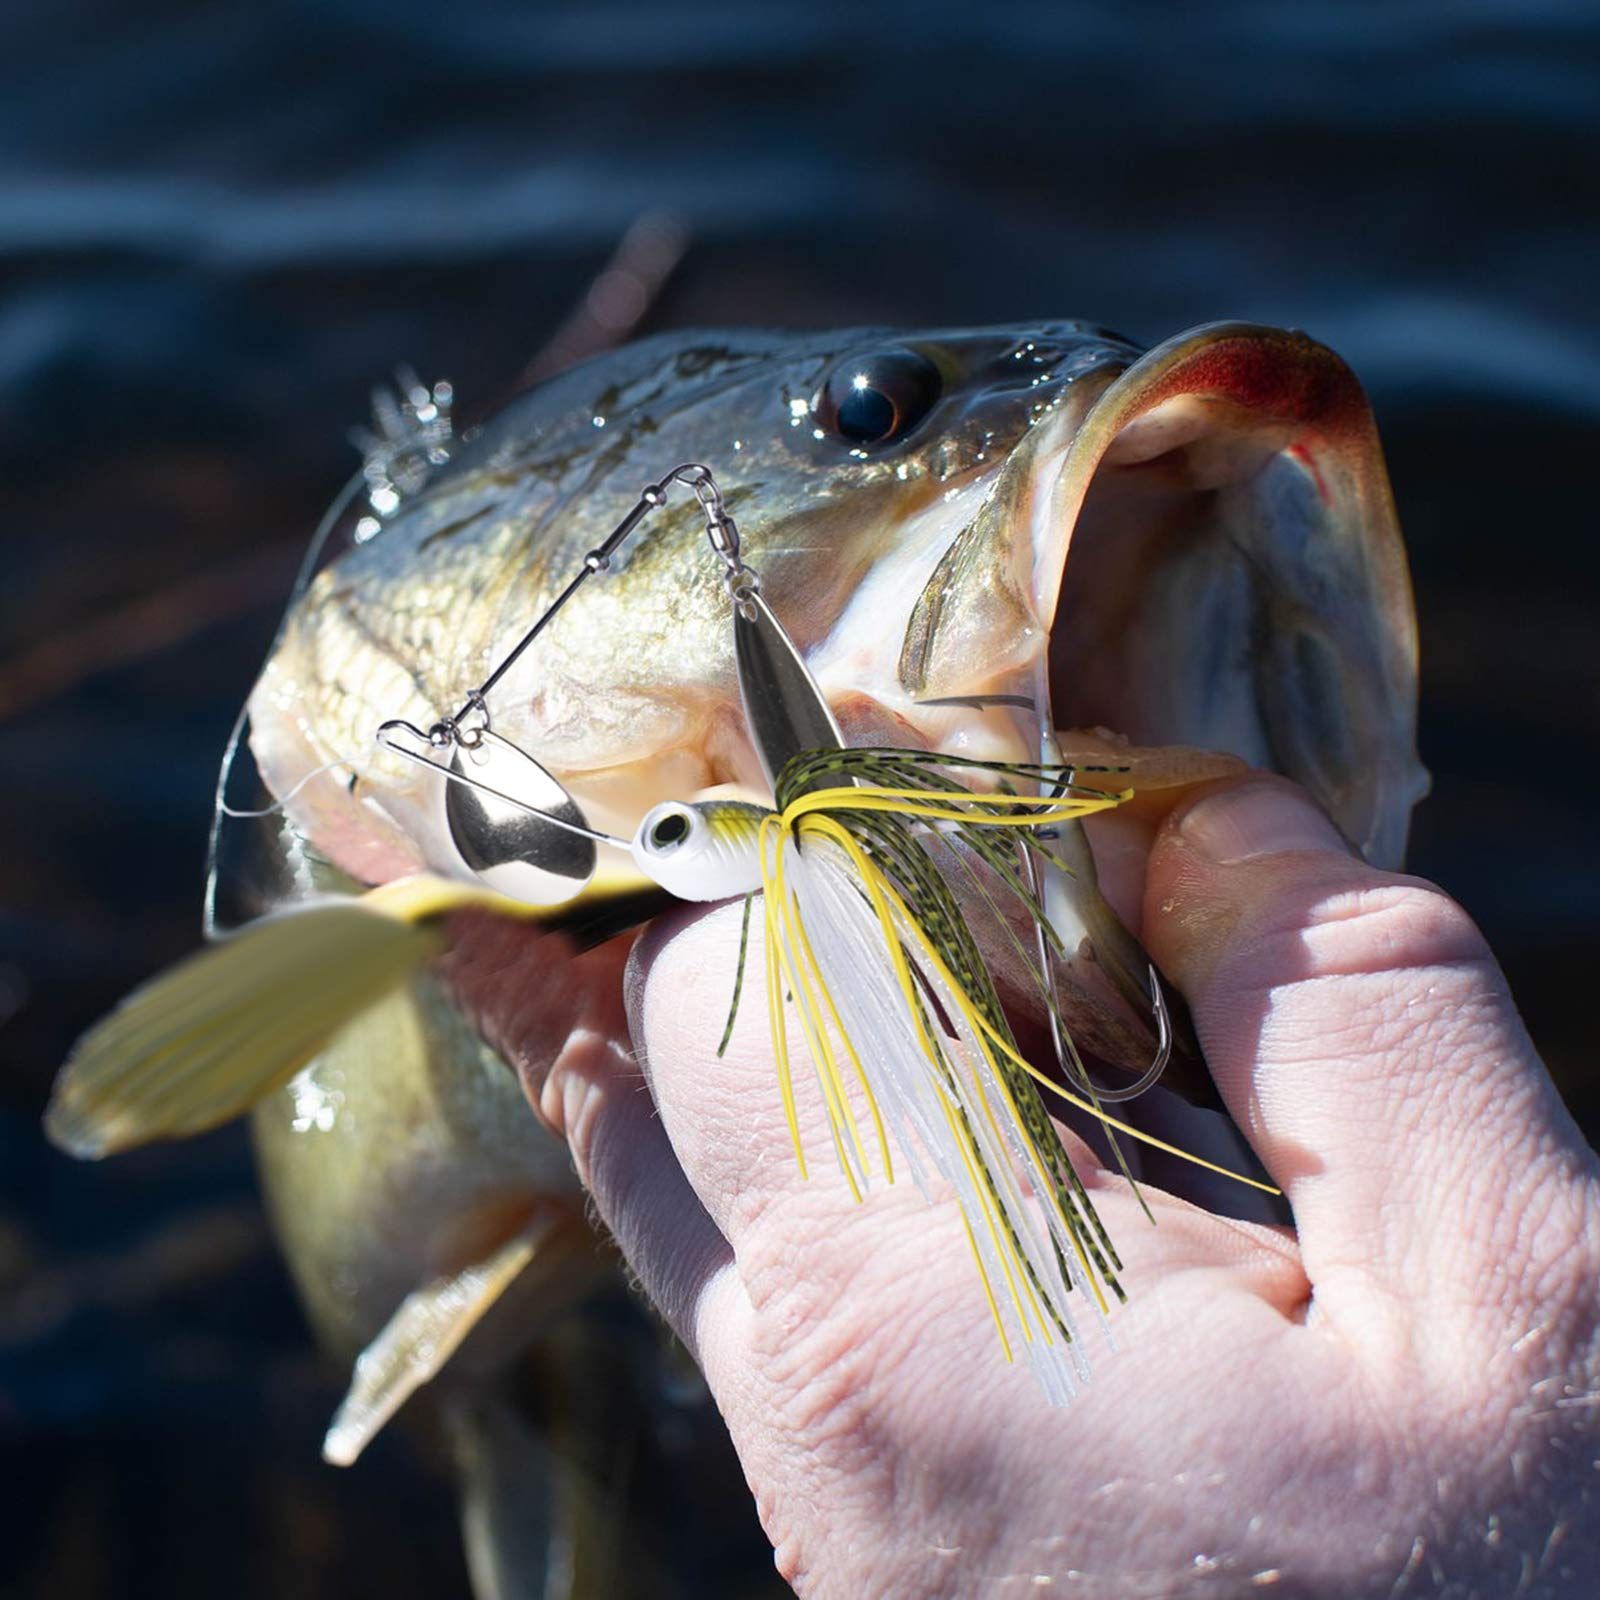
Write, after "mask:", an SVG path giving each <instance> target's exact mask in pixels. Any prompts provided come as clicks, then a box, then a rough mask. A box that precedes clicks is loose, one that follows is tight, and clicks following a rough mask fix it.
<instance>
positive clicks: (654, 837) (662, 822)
mask: <svg viewBox="0 0 1600 1600" xmlns="http://www.w3.org/2000/svg"><path fill="white" fill-rule="evenodd" d="M688 837H689V813H688V812H687V811H668V812H666V813H665V814H664V815H663V816H661V817H660V818H658V819H657V821H656V823H655V825H654V826H653V827H652V828H651V829H650V848H651V849H652V850H675V849H676V848H677V847H678V846H679V845H680V844H682V843H683V841H684V840H685V839H687V838H688Z"/></svg>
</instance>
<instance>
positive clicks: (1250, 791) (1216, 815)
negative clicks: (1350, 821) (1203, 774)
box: [1178, 782, 1351, 866]
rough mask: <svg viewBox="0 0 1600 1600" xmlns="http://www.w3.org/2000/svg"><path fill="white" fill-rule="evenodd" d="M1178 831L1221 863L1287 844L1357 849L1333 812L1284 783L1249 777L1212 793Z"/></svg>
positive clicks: (1286, 847)
mask: <svg viewBox="0 0 1600 1600" xmlns="http://www.w3.org/2000/svg"><path fill="white" fill-rule="evenodd" d="M1178 835H1179V837H1180V838H1181V839H1182V840H1183V841H1184V843H1185V844H1187V845H1188V846H1189V847H1190V849H1192V850H1195V851H1197V852H1199V854H1201V855H1203V856H1206V857H1208V858H1209V859H1210V860H1212V861H1215V862H1216V863H1217V864H1218V865H1219V866H1232V865H1233V864H1235V863H1236V862H1240V861H1253V860H1255V859H1256V858H1257V857H1258V856H1273V855H1279V854H1282V853H1283V852H1284V851H1287V850H1317V851H1322V852H1324V853H1330V852H1332V853H1337V854H1339V855H1349V854H1350V853H1351V851H1350V846H1349V845H1348V844H1347V843H1346V842H1345V839H1344V836H1343V835H1342V834H1341V833H1340V832H1339V830H1338V829H1337V828H1336V827H1334V825H1333V824H1332V823H1331V822H1330V821H1329V820H1328V819H1327V817H1325V816H1324V815H1323V814H1322V812H1321V811H1319V810H1318V809H1317V807H1316V806H1315V805H1313V804H1312V803H1311V801H1310V800H1308V799H1307V798H1306V797H1305V796H1304V795H1303V794H1301V793H1300V791H1299V790H1297V789H1292V788H1290V787H1289V786H1288V785H1287V784H1282V783H1269V782H1256V783H1248V784H1243V785H1239V786H1237V787H1234V788H1229V789H1222V790H1219V791H1218V792H1217V793H1216V794H1210V795H1207V796H1206V797H1205V798H1204V799H1203V800H1201V801H1199V802H1198V803H1197V804H1196V805H1195V806H1194V807H1193V809H1191V810H1190V811H1188V812H1187V813H1186V814H1185V815H1184V817H1183V819H1182V821H1181V822H1179V824H1178Z"/></svg>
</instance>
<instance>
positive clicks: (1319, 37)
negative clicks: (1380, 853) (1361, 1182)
mask: <svg viewBox="0 0 1600 1600" xmlns="http://www.w3.org/2000/svg"><path fill="white" fill-rule="evenodd" d="M0 62H3V66H0V74H3V80H0V81H3V84H4V92H3V93H0V509H3V517H0V528H3V530H4V539H5V552H6V557H7V569H8V578H7V581H6V582H5V583H4V584H3V585H0V713H3V720H0V837H3V838H4V839H5V840H6V841H7V846H8V848H7V849H6V850H5V852H4V853H3V856H0V862H3V865H0V1055H3V1061H4V1067H5V1071H4V1073H3V1075H0V1429H3V1430H4V1435H3V1443H0V1449H3V1468H0V1471H3V1475H4V1478H5V1481H6V1482H7V1484H8V1485H9V1486H10V1491H11V1492H10V1493H9V1494H8V1496H7V1497H6V1500H5V1503H4V1507H3V1509H0V1585H3V1587H4V1589H5V1592H7V1593H16V1594H19V1595H30V1596H32V1595H45V1594H49V1595H51V1596H55V1597H69V1596H70V1597H75V1596H80V1595H81V1596H108V1597H109V1596H118V1597H120V1596H132V1595H144V1594H147V1593H148V1594H152V1595H154V1594H157V1593H159V1594H161V1595H163V1596H173V1595H211V1594H217V1593H223V1592H229V1593H236V1594H239V1595H247V1596H248V1595H272V1594H282V1593H289V1592H292V1593H296V1594H305V1595H313V1594H321V1593H324V1592H327V1593H330V1594H331V1593H333V1592H336V1591H337V1592H340V1593H356V1594H364V1593H368V1592H377V1591H378V1590H379V1589H380V1588H382V1589H384V1591H385V1592H388V1593H411V1592H420V1591H421V1590H422V1589H423V1588H426V1589H427V1591H428V1592H430V1593H435V1594H454V1593H460V1592H461V1586H462V1579H461V1576H460V1571H459V1562H458V1556H457V1554H456V1548H455V1533H454V1527H453V1516H452V1513H451V1511H450V1509H449V1507H448V1504H447V1502H446V1499H445V1496H444V1494H443V1492H442V1490H441V1488H440V1485H439V1484H438V1483H437V1482H436V1481H434V1480H433V1479H432V1478H430V1477H429V1475H428V1473H429V1469H428V1468H427V1466H426V1465H425V1464H424V1462H423V1458H422V1457H421V1456H420V1455H418V1454H417V1453H416V1452H415V1451H413V1450H412V1448H411V1447H410V1446H409V1445H408V1444H407V1443H406V1441H405V1440H404V1439H403V1438H397V1439H396V1440H393V1441H391V1440H385V1441H382V1442H381V1443H380V1445H379V1447H378V1448H377V1450H376V1451H375V1452H374V1456H373V1459H372V1460H371V1461H370V1462H364V1463H363V1464H362V1466H361V1467H360V1468H358V1469H356V1470H355V1471H354V1472H351V1473H348V1474H343V1475H340V1474H335V1473H332V1472H330V1471H328V1470H326V1469H323V1468H321V1467H320V1466H319V1465H318V1463H317V1461H316V1448H317V1440H318V1437H319V1435H320V1428H321V1425H322V1422H323V1420H324V1419H325V1417H326V1414H327V1412H328V1410H329V1409H330V1408H331V1405H332V1403H333V1401H334V1399H335V1398H336V1392H337V1375H336V1374H332V1373H329V1372H327V1371H326V1370H324V1369H323V1368H321V1367H320V1366H319V1365H318V1364H317V1363H316V1361H315V1360H314V1358H313V1357H312V1356H311V1354H310V1352H309V1349H308V1343H307V1337H306V1335H305V1332H304V1330H303V1327H302V1326H301V1324H300V1322H299V1320H298V1316H297V1313H296V1311H295V1309H294V1306H293V1303H292V1301H291V1299H290V1297H289V1295H288V1292H287V1289H286V1286H285V1283H284V1280H283V1278H282V1276H281V1272H280V1270H279V1268H278V1267H277V1265H276V1263H275V1260H274V1257H273V1256H272V1253H271V1251H270V1248H269V1246H268V1245H267V1243H266V1240H265V1235H264V1232H263V1229H262V1224H261V1221H260V1216H259V1212H258V1210H257V1209H256V1205H255V1201H254V1198H253V1189H252V1184H251V1180H250V1176H249V1170H248V1162H247V1159H246V1155H245V1150H244V1145H243V1141H242V1139H241V1138H240V1137H239V1135H238V1134H237V1132H227V1133H223V1134H220V1135H217V1136H215V1137H213V1138H211V1139H208V1140H205V1141H201V1142H200V1143H197V1144H194V1145H189V1146H182V1147H173V1148H171V1149H162V1150H154V1151H149V1152H144V1153H141V1154H140V1155H138V1156H135V1157H133V1158H130V1159H128V1160H125V1161H121V1162H118V1163H114V1164H112V1165H111V1166H108V1167H106V1168H103V1169H102V1168H87V1169H86V1168H81V1167H75V1166H72V1165H71V1164H69V1163H67V1162H66V1161H65V1160H64V1159H62V1158H60V1157H58V1156H56V1155H55V1154H54V1153H53V1152H50V1151H48V1150H47V1149H46V1148H45V1147H44V1145H43V1143H42V1140H41V1139H40V1137H39V1135H38V1132H37V1115H38V1111H39V1108H40V1106H41V1105H42V1103H43V1098H44V1095H45V1092H46V1089H47V1086H48V1081H49V1077H50V1074H51V1073H52V1071H53V1070H54V1068H55V1066H56V1065H57V1064H58V1062H59V1060H60V1058H61V1056H62V1053H63V1051H64V1049H65V1048H66V1046H67V1044H68V1043H69V1042H70V1040H71V1038H72V1037H73V1036H74V1035H75V1034H76V1032H77V1031H78V1030H79V1029H80V1028H81V1027H83V1026H84V1025H85V1024H86V1023H87V1022H89V1021H90V1020H92V1018H93V1017H94V1016H95V1015H96V1014H97V1013H98V1012H99V1011H100V1010H102V1009H103V1008H104V1007H105V1006H106V1005H107V1004H108V1003H109V1002H110V1001H111V1000H112V999H114V998H115V997H116V996H117V995H118V994H120V993H121V992H122V991H123V990H124V989H125V988H126V987H127V986H128V985H129V984H131V983H132V982H134V981H135V980H137V979H138V978H139V977H141V976H143V975H144V974H146V973H147V972H149V971H150V970H151V969H152V968H153V967H155V966H156V965H158V964H159V963H160V962H162V961H163V960H165V959H168V958H170V957H173V956H176V955H177V954H179V953H181V952H182V951H184V950H186V949H187V948H189V947H190V946H191V944H192V943H193V940H194V938H195V935H196V916H197V904H198V897H199V890H200V876H201V860H202V854H203V840H204V830H205V825H206V821H207V815H208V807H209V790H210V784H211V779H212V774H213V770H214V766H215V761H216V758H217V755H218V753H219V751H220V749H221V746H222V743H223V740H224V738H225V736H226V731H227V727H228V724H229V722H230V720H231V718H232V716H233V713H234V711H235V709H236V707H237V705H238V703H239V701H240V700H241V698H242V697H243V695H244V693H245V691H246V689H247V687H248V685H249V681H250V678H251V676H252V673H253V671H254V668H255V666H256V664H257V662H258V661H259V658H260V655H261V653H262V651H263V650H264V648H265V645H266V642H267V639H268V637H269V635H270V632H271V628H272V625H273V620H274V615H275V605H276V603H277V601H278V600H279V598H280V597H281V593H282V588H283V585H284V584H285V583H286V582H287V577H288V571H289V564H290V563H291V562H292V558H293V543H294V541H295V540H297V539H301V538H303V537H304V536H306V535H307V534H308V533H309V531H310V528H311V527H312V525H313V524H314V522H315V520H316V517H317V515H318V513H319V511H320V509H321V506H322V505H323V504H324V503H325V502H326V501H327V499H328V498H330V497H331V495H332V493H333V492H334V490H335V489H336V488H337V486H338V485H339V483H340V482H341V481H342V480H343V478H344V477H345V476H346V474H347V473H348V471H349V469H350V467H351V466H352V464H353V456H352V454H351V452H350V449H349V446H348V444H347V442H346V433H347V430H348V429H349V427H350V426H351V425H352V424H354V423H356V422H358V421H360V420H361V419H362V417H363V414H364V412H365V409H366V391H367V388H368V386H369V384H370V383H371V382H372V381H373V380H374V379H375V378H379V377H382V376H384V375H386V374H387V373H388V372H389V371H390V370H391V369H392V368H393V366H394V364H395V363H396V362H397V361H402V360H404V361H411V362H414V363H416V364H417V365H418V367H419V368H420V369H421V370H422V371H423V372H424V374H425V375H428V376H436V375H439V374H446V375H448V376H450V377H451V378H453V379H454V380H455V382H456V385H457V390H458V394H459V395H460V397H461V401H462V404H463V406H464V408H465V410H466V411H467V412H468V413H469V414H470V413H471V412H472V411H473V410H474V409H475V408H479V407H482V406H485V405H487V404H489V403H491V402H492V401H495V400H498V399H500V398H503V397H504V396H505V395H506V394H507V393H508V392H510V390H511V389H512V388H513V387H514V386H515V384H516V382H517V381H518V375H519V374H520V373H521V372H522V370H523V369H524V367H525V365H526V363H527V362H528V360H529V359H530V357H531V356H532V355H533V353H534V352H535V351H536V350H538V349H539V348H540V347H541V346H542V345H543V343H544V342H545V341H546V340H547V339H548V338H549V337H550V335H551V334H552V332H553V331H554V329H555V328H556V327H557V325H558V324H559V323H560V322H561V321H562V320H563V318H564V317H565V316H566V315H567V313H568V312H569V311H570V310H571V309H572V307H573V306H574V304H575V303H577V302H578V301H579V300H580V299H581V297H582V296H583V294H584V293H585V291H586V289H587V288H588V286H589V284H590V283H591V281H592V279H593V277H594V274H595V273H596V272H597V271H598V270H599V268H600V267H601V266H602V264H603V263H604V262H605V260H606V258H607V256H608V254H609V253H610V251H611V250H612V249H613V248H614V246H615V244H616V242H617V240H618V238H619V237H620V236H621V235H622V233H623V232H624V231H625V230H626V229H627V228H628V226H629V225H630V224H631V223H632V222H634V221H635V220H636V219H637V218H638V217H639V216H640V215H641V214H642V213H645V212H650V211H665V212H670V213H671V214H672V215H674V216H675V217H677V218H678V219H680V220H681V221H682V223H683V224H684V225H685V226H686V227H687V228H688V229H689V230H690V248H689V253H688V255H687V257H686V258H685V260H684V262H683V264H682V266H681V268H680V269H679V271H678V272H677V273H676V275H675V276H674V277H673V278H672V279H671V281H670V283H669V285H668V288H667V290H666V293H665V294H664V296H663V297H662V298H661V299H660V300H659V302H658V303H656V304H655V305H654V306H653V308H652V309H651V312H650V315H649V318H648V320H647V324H646V325H647V326H648V327H649V328H652V329H653V328H658V327H668V326H681V325H689V324H695V323H710V322H716V323H730V322H747V323H766V324H775V325H792V326H808V325H809V326H816V325H829V324H848V323H856V322H892V323H902V324H931V323H974V322H990V321H1005V320H1014V319H1019V318H1023V317H1032V316H1061V315H1077V316H1085V317H1090V318H1093V319H1095V320H1097V321H1099V322H1102V323H1105V324H1108V325H1110V326H1113V327H1117V328H1120V329H1124V330H1126V331H1127V332H1129V333H1132V334H1134V335H1136V336H1138V337H1141V338H1145V339H1148V340H1152V341H1153V340H1155V339H1158V338H1161V337H1164V336H1166V335H1167V334H1170V333H1173V332H1175V331H1177V330H1179V329H1181V328H1183V327H1186V326H1188V325H1190V324H1193V323H1196V322H1199V321H1204V320H1210V319H1213V318H1217V317H1224V316H1238V317H1247V318H1253V319H1258V320H1263V321H1269V322H1280V323H1285V324H1290V325H1293V326H1297V327H1303V328H1305V329H1307V330H1308V331H1309V332H1311V333H1313V334H1314V335H1316V336H1317V337H1319V338H1321V339H1323V340H1325V341H1326V342H1328V343H1330V344H1332V345H1333V346H1335V348H1337V349H1339V350H1340V351H1341V353H1342V354H1344V355H1345V356H1346V357H1347V358H1348V359H1349V360H1350V361H1351V363H1352V364H1353V365H1354V367H1355V368H1356V370H1357V371H1358V373H1360V374H1361V376H1362V377H1363V379H1364V380H1365V381H1366V383H1367V385H1368V387H1369V389H1370V391H1371V393H1372V396H1373V400H1374V403H1375V405H1376V408H1377V412H1378V417H1379V422H1380V426H1381V428H1382V430H1383V433H1384V437H1385V440H1386V443H1387V448H1388V453H1389V459H1390V465H1391V471H1392V474H1393V477H1394V482H1395V488H1396V492H1397V495H1398V498H1399V501H1400V506H1401V513H1402V520H1403V522H1404V524H1405V527H1406V530H1407V534H1408V538H1409V540H1410V544H1411V549H1412V557H1413V562H1414V566H1415V571H1416V577H1417V585H1418V597H1419V607H1420V610H1421V614H1422V625H1423V646H1424V680H1423V685H1424V703H1423V722H1422V743H1423V753H1424V757H1425V758H1426V759H1427V761H1428V763H1429V765H1430V766H1431V767H1432V768H1433V770H1434V773H1435V778H1436V788H1435V794H1434V797H1433V798H1432V799H1430V800H1429V801H1428V802H1427V803H1426V804H1425V805H1424V807H1423V808H1422V810H1421V811H1420V812H1419V814H1418V819H1417V827H1416V833H1415V852H1414V858H1413V859H1414V864H1415V866H1416V868H1417V870H1419V871H1421V872H1424V873H1426V874H1428V875H1429V876H1432V877H1435V878H1438V879H1439V880H1441V881H1442V882H1444V883H1445V884H1446V885H1447V886H1448V887H1449V888H1450V889H1451V890H1452V891H1453V892H1454V893H1456V894H1457V895H1458V896H1459V897H1460V898H1462V899H1463V900H1464V901H1465V902H1466V903H1467V905H1468V906H1469V907H1470V908H1471V909H1472V910H1473V911H1474V912H1475V914H1476V915H1477V916H1478V917H1479V919H1480V920H1481V921H1482V922H1483V924H1484V926H1485V927H1486V929H1487V930H1488V932H1489V934H1490V937H1491V939H1492V940H1493V941H1494V943H1495V945H1496V947H1497V948H1498V949H1499V950H1500V952H1501V954H1502V956H1503V958H1504V960H1505V962H1506V965H1507V967H1508V969H1509V971H1510V973H1511V977H1512V981H1513V986H1514V988H1515V989H1516V992H1517V994H1518V996H1519V999H1520V1000H1521V1002H1522V1004H1523V1007H1524V1010H1525V1012H1526V1013H1527V1015H1528V1019H1529V1022H1530V1026H1531V1027H1532V1030H1533V1032H1534V1035H1535V1037H1536V1039H1538V1040H1539V1042H1540V1043H1541V1045H1542V1046H1543V1047H1544V1049H1545V1050H1546V1052H1547V1054H1548V1055H1549V1057H1550V1059H1551V1062H1552V1065H1553V1066H1554V1067H1555V1069H1556V1071H1557V1073H1558V1075H1559V1076H1560V1078H1561V1080H1562V1082H1563V1086H1564V1088H1565V1090H1566V1092H1567V1094H1568V1097H1569V1100H1570V1101H1571V1102H1572V1103H1573V1104H1574V1106H1575V1108H1576V1109H1577V1110H1578V1112H1579V1114H1580V1116H1582V1117H1583V1119H1584V1121H1585V1125H1586V1127H1587V1128H1588V1129H1589V1131H1590V1133H1591V1137H1593V1136H1595V1134H1596V1132H1597V1130H1600V1092H1597V1089H1596V1086H1595V1080H1594V1078H1593V1077H1592V1075H1591V1074H1592V1068H1591V1065H1590V1057H1591V1055H1592V1047H1591V1045H1590V1042H1589V1040H1590V1034H1591V1029H1590V1027H1589V1018H1588V1016H1587V1012H1586V1002H1587V998H1588V994H1589V992H1590V991H1591V990H1592V977H1591V973H1592V971H1593V967H1594V961H1595V958H1596V955H1597V954H1600V852H1597V851H1596V849H1595V845H1594V817H1595V806H1594V799H1593V796H1594V794H1595V792H1596V783H1597V780H1600V732H1597V729H1600V651H1597V620H1600V608H1597V598H1600V584H1597V581H1596V580H1597V568H1600V558H1597V555H1596V551H1597V548H1600V539H1597V532H1600V530H1597V528H1596V515H1595V510H1594V490H1593V479H1594V475H1595V468H1596V464H1597V461H1600V448H1597V446H1600V308H1597V303H1596V295H1595V284H1596V281H1597V275H1600V157H1597V154H1596V152H1597V151H1600V12H1597V11H1596V9H1595V8H1594V7H1593V6H1592V5H1590V4H1587V3H1578V0H1572V3H1556V0H1548V3H1538V0H1518V3H1503V0H1419V3H1413V4H1409V5H1407V6H1404V7H1400V6H1395V5H1392V4H1387V3H1380V0H1367V3H1347V4H1327V3H1305V0H1301V3H1297V4H1295V5H1292V6H1286V5H1283V4H1269V3H1251V4H1227V3H1223V4H1216V5H1212V6H1209V7H1205V8H1197V7H1190V8H1182V9H1179V8H1172V7H1167V6H1163V5H1157V4H1116V5H1112V4H1104V5H1091V4H1083V3H1077V4H1074V3H1065V4H1037V5H986V6H981V7H979V6H968V5H962V4H949V5H945V4H930V3H923V4H918V5H909V4H878V5H874V6H871V7H863V6H860V5H844V4H824V3H812V4H808V5H798V6H797V5H793V4H782V5H780V4H776V3H770V0H749V3H744V4H738V5H711V4H660V5H646V4H638V5H617V4H606V3H599V4H585V5H578V4H570V5H530V4H523V3H518V4H512V3H510V0H506V3H503V4H498V5H496V4H482V3H476V4H455V5H452V6H448V7H445V6H438V5H428V4H419V3H417V0H385V3H384V4H382V5H378V4H374V3H366V0H327V3H322V4H304V3H302V4H279V5H274V6H271V7H263V6H259V5H255V4H251V3H247V0H217V3H213V4H205V5H197V4H176V3H169V4H155V3H149V4H132V3H114V0H51V3H45V0H32V3H30V0H11V4H9V5H8V6H7V7H6V8H5V11H4V15H3V17H0ZM197 580H198V581H197ZM119 630H120V633H119ZM141 630H142V631H141ZM62 640H65V641H66V647H64V648H56V656H57V657H61V656H65V657H67V658H68V659H67V660H66V663H65V666H63V662H62V660H60V659H55V658H52V656H51V654H50V652H51V650H52V648H53V647H56V646H59V642H60V641H62ZM141 640H142V641H143V643H140V641H141ZM130 641H131V643H130ZM163 641H165V643H163ZM91 645H93V646H94V648H96V649H99V648H105V647H108V646H109V647H111V648H112V653H113V654H116V653H118V652H119V651H120V653H123V654H128V655H131V656H132V657H133V659H132V660H131V661H130V662H129V663H128V664H126V665H123V666H119V667H118V668H117V669H116V670H115V671H108V672H100V673H91V674H87V675H85V674H84V673H83V672H82V670H81V659H82V657H83V655H84V652H85V651H87V650H88V648H89V647H90V646H91ZM74 652H77V654H74ZM18 662H24V663H25V664H26V665H27V667H28V670H26V671H21V672H19V671H18V670H17V663H18ZM41 663H42V665H41ZM74 663H78V664H77V665H74ZM729 1527H730V1528H732V1529H737V1530H739V1531H740V1536H741V1537H742V1536H746V1535H747V1534H748V1531H749V1530H748V1519H747V1516H746V1513H745V1512H744V1510H743V1509H742V1508H740V1507H735V1508H733V1509H732V1510H730V1512H729Z"/></svg>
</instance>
